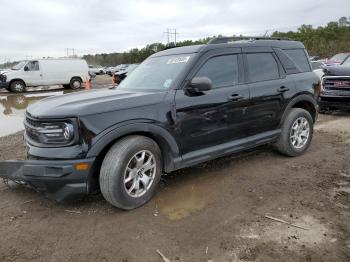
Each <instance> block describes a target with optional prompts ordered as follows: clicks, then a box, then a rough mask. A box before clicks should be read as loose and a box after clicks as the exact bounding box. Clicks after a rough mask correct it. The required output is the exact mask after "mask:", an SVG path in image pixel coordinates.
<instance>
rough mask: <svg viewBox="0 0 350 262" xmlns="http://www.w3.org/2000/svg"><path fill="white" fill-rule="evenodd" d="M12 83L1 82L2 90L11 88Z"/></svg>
mask: <svg viewBox="0 0 350 262" xmlns="http://www.w3.org/2000/svg"><path fill="white" fill-rule="evenodd" d="M9 86H10V83H9V82H1V81H0V88H9Z"/></svg>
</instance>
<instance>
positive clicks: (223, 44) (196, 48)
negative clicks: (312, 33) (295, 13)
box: [152, 38, 305, 57]
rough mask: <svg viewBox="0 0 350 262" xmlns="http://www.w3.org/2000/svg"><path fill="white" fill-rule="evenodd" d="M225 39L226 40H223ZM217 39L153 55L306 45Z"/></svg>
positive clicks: (287, 47)
mask: <svg viewBox="0 0 350 262" xmlns="http://www.w3.org/2000/svg"><path fill="white" fill-rule="evenodd" d="M222 39H225V40H222ZM214 40H216V41H210V42H209V43H208V44H206V45H193V46H183V47H177V48H171V49H167V50H164V51H161V52H158V53H156V54H154V55H152V57H157V56H166V55H177V54H190V53H199V52H204V51H208V50H212V49H219V48H228V47H255V46H256V47H264V46H265V47H278V48H281V49H298V48H305V47H304V45H303V44H302V43H301V42H299V41H292V40H278V39H252V40H249V39H248V40H238V41H229V38H218V39H214Z"/></svg>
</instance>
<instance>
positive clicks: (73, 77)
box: [69, 76, 84, 83]
mask: <svg viewBox="0 0 350 262" xmlns="http://www.w3.org/2000/svg"><path fill="white" fill-rule="evenodd" d="M73 79H79V80H80V81H81V82H82V83H83V82H84V81H83V79H82V78H81V77H80V76H72V77H71V79H70V81H69V83H71V82H72V81H73Z"/></svg>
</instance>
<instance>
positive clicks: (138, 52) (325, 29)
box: [0, 17, 350, 68]
mask: <svg viewBox="0 0 350 262" xmlns="http://www.w3.org/2000/svg"><path fill="white" fill-rule="evenodd" d="M271 37H278V38H288V39H291V40H297V41H301V42H303V43H304V45H305V47H306V49H307V50H308V52H309V54H310V55H317V56H320V57H323V58H326V57H331V56H333V55H334V54H337V53H341V52H350V17H349V18H347V17H341V18H340V19H339V20H338V21H336V22H329V23H328V24H327V25H326V26H319V27H317V28H314V27H313V26H312V25H305V24H304V25H301V26H300V27H299V28H298V29H297V30H296V31H289V32H278V31H275V32H273V33H272V35H271ZM209 40H210V38H203V39H199V40H195V41H193V40H185V41H181V42H178V43H176V47H179V46H189V45H198V44H206V43H207V42H208V41H209ZM173 47H175V43H170V44H168V45H165V44H162V43H153V44H150V45H147V46H146V47H144V48H141V49H138V48H134V49H131V50H130V51H127V52H122V53H109V54H106V53H103V54H95V55H84V56H83V57H82V58H83V59H85V60H86V61H87V62H88V64H91V65H101V66H115V65H119V64H133V63H141V62H142V61H143V60H145V59H146V58H147V57H149V56H150V55H152V54H154V53H156V52H159V51H162V50H165V49H168V48H173ZM13 64H14V63H13V62H12V63H6V64H2V65H0V68H8V67H11V66H12V65H13Z"/></svg>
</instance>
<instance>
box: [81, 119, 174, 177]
mask: <svg viewBox="0 0 350 262" xmlns="http://www.w3.org/2000/svg"><path fill="white" fill-rule="evenodd" d="M131 135H140V136H145V137H149V138H151V139H152V140H154V141H155V142H156V143H157V144H158V146H159V148H160V150H161V152H162V158H163V170H164V171H165V172H171V171H173V170H174V169H175V163H174V162H175V159H177V158H179V157H180V154H179V148H178V145H177V143H176V141H175V139H174V138H173V136H172V135H171V134H170V133H169V132H168V131H167V130H165V129H164V128H162V127H159V126H156V125H153V124H146V123H140V124H128V125H125V126H122V127H118V128H115V129H113V130H111V131H109V132H108V133H106V134H104V135H103V136H102V137H100V138H99V139H98V140H97V141H96V143H95V144H94V145H93V146H92V147H91V148H90V150H89V152H88V154H87V157H96V158H97V161H101V163H102V161H103V159H104V157H105V155H106V153H107V152H108V150H109V149H110V148H111V146H112V145H113V144H115V143H116V142H117V141H119V140H120V139H122V138H124V137H126V136H131Z"/></svg>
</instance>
